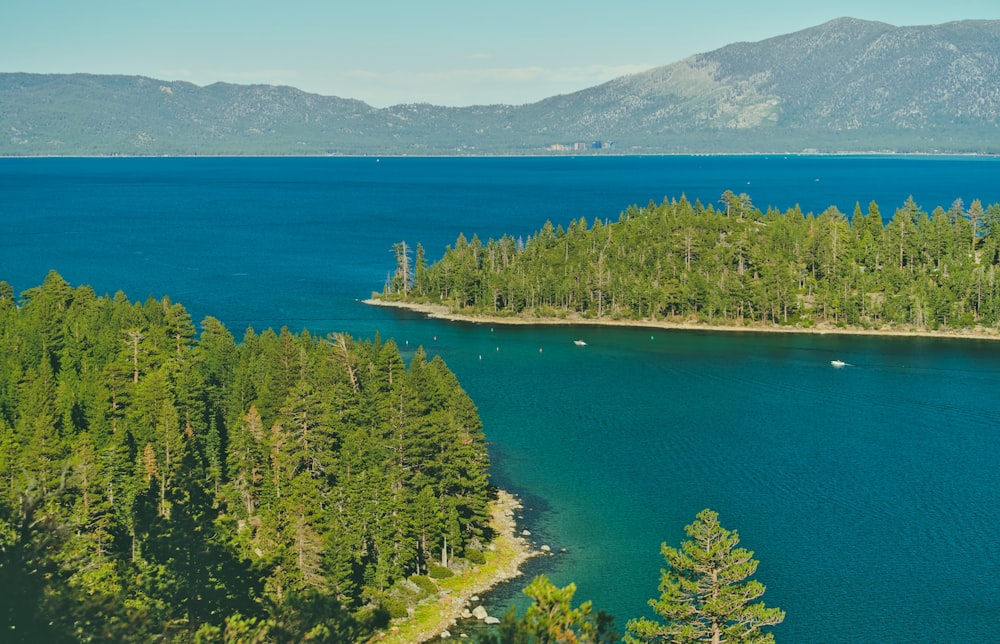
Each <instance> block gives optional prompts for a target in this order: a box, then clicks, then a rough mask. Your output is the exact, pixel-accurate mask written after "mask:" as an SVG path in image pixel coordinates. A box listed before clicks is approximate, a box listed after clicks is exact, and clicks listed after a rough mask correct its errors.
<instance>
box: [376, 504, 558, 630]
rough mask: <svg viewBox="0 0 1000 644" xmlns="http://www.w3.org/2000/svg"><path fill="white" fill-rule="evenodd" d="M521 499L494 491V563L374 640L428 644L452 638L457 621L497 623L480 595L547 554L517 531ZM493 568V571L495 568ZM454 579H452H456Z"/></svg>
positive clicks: (478, 569)
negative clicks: (474, 620)
mask: <svg viewBox="0 0 1000 644" xmlns="http://www.w3.org/2000/svg"><path fill="white" fill-rule="evenodd" d="M521 507H522V506H521V502H520V500H519V499H518V498H517V497H515V496H514V495H513V494H511V493H509V492H507V491H505V490H498V491H497V499H496V501H494V502H493V503H492V504H491V508H490V510H491V515H490V525H491V526H492V528H493V530H494V533H495V534H496V537H495V538H494V539H493V541H492V542H490V544H489V545H488V546H487V548H488V550H489V551H490V552H491V553H494V554H495V560H494V562H488V563H487V564H484V565H482V566H477V567H476V568H473V569H472V570H470V571H468V572H467V573H462V575H461V577H466V576H468V578H469V582H468V583H466V584H463V585H462V586H461V589H460V590H454V591H451V590H444V591H442V592H441V593H440V594H439V596H438V597H437V599H436V600H434V601H433V602H431V603H430V605H429V611H425V612H424V615H423V617H422V618H419V619H414V620H409V621H408V622H405V623H403V624H399V625H398V626H395V627H393V628H392V629H390V630H389V632H388V633H386V634H385V635H384V636H383V637H382V638H378V640H377V641H380V642H384V643H387V644H389V643H395V642H400V643H403V642H406V643H408V644H411V643H419V642H427V641H430V640H434V639H437V638H441V639H447V638H450V637H453V636H454V634H453V633H452V632H451V629H454V628H455V627H456V625H457V624H458V621H459V620H460V619H472V618H476V619H479V620H481V621H483V622H485V623H497V622H499V619H497V618H496V617H491V616H490V615H488V614H487V613H486V609H485V608H484V607H483V606H482V604H481V603H480V602H481V599H480V596H481V595H483V594H485V593H487V592H489V591H490V590H492V589H493V588H495V587H496V586H498V585H500V584H502V583H505V582H507V581H510V580H511V579H515V578H517V577H519V576H521V574H522V573H521V566H522V565H523V564H524V562H526V561H527V560H528V559H531V558H532V557H535V556H538V555H540V554H543V553H545V552H548V551H549V548H548V547H546V546H543V548H542V549H536V548H535V547H534V546H533V545H532V544H531V543H530V542H529V540H528V538H527V537H528V536H530V533H528V532H527V531H526V530H522V532H521V533H518V532H517V521H516V514H517V511H518V510H520V509H521ZM494 568H495V569H494ZM458 578H459V577H456V578H455V579H458Z"/></svg>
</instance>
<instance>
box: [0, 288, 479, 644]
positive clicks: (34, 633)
mask: <svg viewBox="0 0 1000 644" xmlns="http://www.w3.org/2000/svg"><path fill="white" fill-rule="evenodd" d="M488 466H489V458H488V454H487V449H486V442H485V438H484V435H483V431H482V425H481V423H480V420H479V417H478V414H477V411H476V408H475V406H474V405H473V403H472V401H471V400H470V398H469V397H468V395H467V394H466V393H465V392H464V391H463V390H462V388H461V386H460V385H459V383H458V381H457V380H456V378H455V376H454V374H453V373H452V372H451V371H450V370H449V369H448V368H447V366H446V365H445V364H444V362H443V361H442V360H441V359H440V358H437V357H435V358H428V356H427V355H426V354H425V353H424V351H423V350H422V349H420V350H417V351H416V352H415V353H414V354H413V355H412V358H411V359H410V363H409V366H408V367H407V365H405V364H404V362H403V358H402V356H401V354H400V351H399V349H398V347H397V346H396V344H395V343H394V342H393V341H392V340H386V341H383V340H381V339H380V338H378V337H376V338H375V339H374V340H368V341H360V340H355V339H353V338H351V337H349V336H347V335H341V334H334V335H331V336H329V337H326V338H320V337H315V336H312V335H310V334H309V333H308V332H302V333H300V334H293V333H291V332H289V331H288V329H281V331H280V332H275V331H273V330H265V331H263V332H260V333H257V332H255V331H254V330H253V329H248V330H247V331H246V332H245V333H244V335H243V337H242V340H241V341H240V342H237V341H236V340H235V338H234V336H233V335H232V334H231V333H230V332H229V331H228V330H227V329H226V328H225V327H224V326H223V325H222V324H221V323H220V322H219V321H218V320H216V319H214V318H211V317H206V318H205V319H204V320H203V321H202V322H201V325H200V332H199V331H196V328H195V326H194V324H193V323H192V320H191V317H190V315H189V314H188V313H187V311H186V310H185V309H184V307H183V306H182V305H180V304H177V303H174V302H171V301H170V300H169V298H166V297H164V298H163V299H160V300H157V299H154V298H149V299H148V300H146V301H145V302H141V303H140V302H136V303H133V302H130V301H129V300H128V299H127V298H126V296H125V295H124V294H123V293H121V292H119V293H117V294H116V295H115V296H114V297H109V296H98V295H96V294H95V292H94V290H93V289H92V288H90V287H88V286H78V287H73V286H71V285H70V284H68V283H67V282H66V281H65V280H63V278H62V277H60V276H59V275H58V274H57V273H55V272H52V273H50V274H49V275H48V277H46V278H45V280H44V282H43V284H42V285H41V286H38V287H35V288H31V289H29V290H27V291H24V292H23V293H22V294H20V296H19V297H15V295H14V290H13V287H12V286H11V285H10V284H8V283H6V282H0V597H2V599H0V629H2V630H0V639H3V640H4V641H9V642H18V641H25V642H27V641H46V642H63V641H151V640H162V641H204V642H208V641H222V640H223V639H225V640H226V641H248V642H249V641H275V642H299V641H305V640H309V641H329V642H349V641H358V640H366V639H368V638H369V637H370V636H371V635H372V634H374V633H376V632H377V630H378V629H380V628H383V627H385V626H386V625H387V624H388V623H389V619H390V618H391V617H400V616H403V617H405V616H406V615H407V613H408V609H410V610H412V606H413V605H414V604H415V603H416V601H417V600H418V599H420V598H424V597H428V596H431V597H433V596H435V595H436V594H439V593H440V584H442V583H444V582H443V581H442V580H443V579H444V578H446V577H449V576H451V575H452V574H454V573H455V572H462V571H465V570H468V569H470V568H472V567H474V564H476V563H483V562H484V561H486V562H487V563H489V562H488V561H487V560H488V559H491V558H492V557H493V556H494V553H492V552H491V551H490V548H489V546H490V542H491V539H492V538H493V536H494V534H493V531H492V530H491V528H490V524H489V512H490V507H489V506H490V503H491V498H492V497H493V495H494V494H495V491H494V490H491V489H490V487H489V485H488V480H487V474H488ZM445 581H447V580H445Z"/></svg>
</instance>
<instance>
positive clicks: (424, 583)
mask: <svg viewBox="0 0 1000 644" xmlns="http://www.w3.org/2000/svg"><path fill="white" fill-rule="evenodd" d="M410 581H412V582H413V583H414V584H416V585H417V587H418V588H420V590H422V591H424V592H425V593H427V594H428V595H433V594H434V593H436V592H437V591H438V587H437V584H435V583H434V582H433V581H431V579H430V577H427V576H426V575H413V576H411V577H410Z"/></svg>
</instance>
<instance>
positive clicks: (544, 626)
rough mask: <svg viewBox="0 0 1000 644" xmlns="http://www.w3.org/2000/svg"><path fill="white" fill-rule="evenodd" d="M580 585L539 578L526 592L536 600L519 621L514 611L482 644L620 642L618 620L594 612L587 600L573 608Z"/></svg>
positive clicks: (534, 580)
mask: <svg viewBox="0 0 1000 644" xmlns="http://www.w3.org/2000/svg"><path fill="white" fill-rule="evenodd" d="M575 593H576V585H575V584H570V585H568V586H566V587H565V588H557V587H556V586H555V585H553V584H552V583H551V582H550V581H549V580H548V579H547V578H546V577H545V575H539V576H538V577H535V578H534V579H533V580H532V581H531V583H530V584H528V585H527V586H526V587H525V589H524V594H525V595H527V596H528V597H531V598H532V599H533V600H534V601H533V603H532V604H531V606H529V607H528V610H527V611H526V612H525V614H524V615H523V616H522V617H521V618H520V619H518V618H517V617H516V615H515V613H514V609H511V610H510V611H509V612H508V613H507V614H506V615H505V616H504V618H503V620H502V621H501V623H500V626H499V629H498V630H499V633H497V634H490V635H485V636H482V637H480V638H479V639H478V642H479V643H480V644H546V643H549V642H551V643H553V644H555V643H565V644H570V643H578V644H604V643H610V642H615V641H617V640H618V634H617V633H616V632H615V631H614V618H612V617H611V616H609V615H607V614H606V613H605V612H604V611H600V612H599V613H597V614H596V615H595V614H594V612H593V606H592V604H591V602H589V601H587V602H584V603H582V604H580V605H579V606H577V607H575V608H574V607H573V605H572V601H573V595H574V594H575Z"/></svg>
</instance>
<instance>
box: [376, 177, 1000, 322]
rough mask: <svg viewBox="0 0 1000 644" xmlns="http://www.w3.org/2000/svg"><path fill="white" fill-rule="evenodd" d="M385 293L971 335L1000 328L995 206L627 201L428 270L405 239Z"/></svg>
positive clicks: (740, 198)
mask: <svg viewBox="0 0 1000 644" xmlns="http://www.w3.org/2000/svg"><path fill="white" fill-rule="evenodd" d="M396 256H397V262H396V265H397V269H396V272H395V275H394V277H392V279H390V280H389V282H388V283H387V284H386V288H385V290H384V293H383V294H382V295H381V297H382V298H383V299H385V300H390V301H393V300H395V301H406V302H431V303H441V304H445V305H448V306H449V307H451V308H452V310H455V311H461V312H463V313H469V314H473V315H475V314H480V315H494V316H505V315H512V316H537V317H546V318H553V317H556V318H558V317H562V318H574V319H610V320H664V321H677V322H702V323H708V324H718V325H799V326H803V327H809V326H812V325H820V324H821V325H832V326H840V327H855V328H872V329H881V328H905V329H917V330H924V329H930V330H934V329H939V328H975V327H993V328H996V327H997V326H998V324H1000V279H998V277H1000V275H998V271H1000V205H998V204H993V205H991V206H989V207H985V208H984V207H983V205H982V204H981V203H980V202H979V201H978V200H977V201H973V202H972V203H971V204H970V205H969V206H968V207H966V206H965V204H964V203H963V202H962V201H961V200H956V201H955V202H954V203H953V204H952V205H951V207H950V208H948V209H947V210H945V209H943V208H942V207H937V208H935V209H934V210H933V211H932V212H931V213H927V212H925V211H924V210H922V209H921V207H920V206H919V205H918V204H916V203H915V202H914V200H913V199H912V197H911V198H909V199H907V200H906V202H905V203H904V204H903V206H901V207H900V208H898V209H897V210H896V211H895V213H894V214H893V216H892V217H891V218H890V219H889V221H888V223H886V222H884V221H883V215H882V213H881V212H880V210H879V207H878V205H877V204H875V203H874V202H872V203H870V204H869V205H868V208H867V210H862V208H861V206H860V204H859V205H856V206H855V209H854V212H853V213H852V215H851V217H848V216H846V215H845V214H844V213H842V212H840V211H839V210H838V209H837V208H836V207H832V206H831V207H830V208H828V209H826V210H825V211H823V212H822V213H820V214H819V215H814V214H812V213H808V214H804V213H803V212H802V211H801V210H800V209H799V208H798V207H795V208H791V209H789V210H787V211H785V212H781V211H778V210H776V209H771V208H768V209H767V210H766V211H764V212H762V211H761V210H759V209H758V208H756V207H755V206H754V205H753V203H752V201H751V199H750V197H749V196H748V195H746V194H739V195H737V194H735V193H733V192H732V191H726V192H725V193H724V194H723V195H722V198H721V199H720V201H719V203H718V204H707V205H706V204H702V203H701V202H699V201H696V202H695V203H693V204H692V203H690V202H689V201H688V200H687V199H686V198H685V197H684V196H683V195H682V196H681V197H680V198H679V199H670V200H664V201H663V202H662V203H660V204H656V203H653V202H650V203H649V204H648V205H647V206H646V207H644V208H639V207H636V206H631V207H629V208H628V209H626V210H625V211H624V212H622V213H621V215H620V216H619V218H618V220H617V221H616V222H608V221H602V220H600V219H595V220H594V221H593V222H592V223H590V224H588V222H587V221H586V219H584V218H582V217H581V218H580V219H577V220H574V221H571V222H570V223H569V225H568V227H566V228H563V227H562V226H561V225H560V226H553V225H552V223H551V222H550V221H547V222H545V224H544V226H543V227H542V228H541V230H539V231H537V232H536V233H535V234H534V235H532V236H530V237H529V238H528V239H527V240H524V239H521V238H516V239H515V238H514V237H512V236H509V235H505V236H503V237H501V238H500V239H497V240H494V239H490V240H488V241H487V242H486V243H483V242H482V241H481V240H480V239H479V238H478V237H477V236H473V237H472V239H471V240H470V239H467V238H466V237H465V236H464V235H459V237H458V239H457V241H456V242H455V244H454V245H453V246H449V247H448V248H447V249H446V250H445V252H444V255H443V256H442V258H441V259H440V260H439V261H437V262H434V263H430V264H429V263H428V262H427V260H426V254H425V251H424V249H423V248H422V247H421V246H420V245H418V246H417V247H416V251H415V252H414V253H413V257H412V258H411V253H410V252H409V248H408V247H407V246H406V244H405V243H403V244H400V245H397V254H396Z"/></svg>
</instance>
